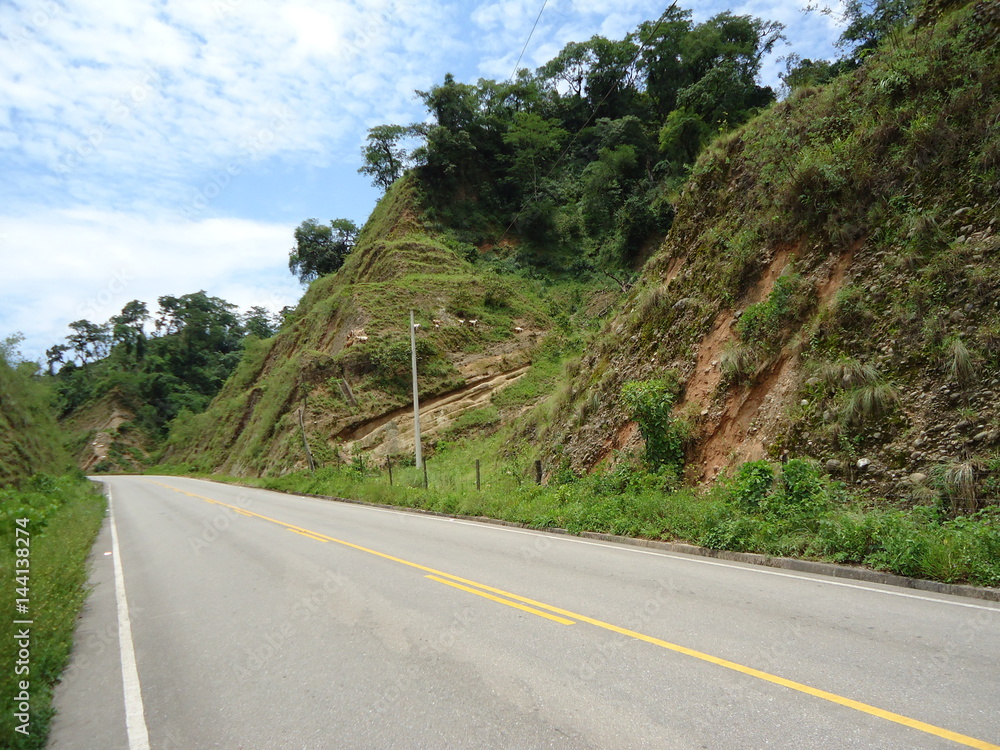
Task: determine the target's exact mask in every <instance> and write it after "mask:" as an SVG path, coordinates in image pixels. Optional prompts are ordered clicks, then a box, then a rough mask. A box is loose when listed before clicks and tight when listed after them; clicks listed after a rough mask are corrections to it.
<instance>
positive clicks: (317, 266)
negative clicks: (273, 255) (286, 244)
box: [288, 219, 358, 284]
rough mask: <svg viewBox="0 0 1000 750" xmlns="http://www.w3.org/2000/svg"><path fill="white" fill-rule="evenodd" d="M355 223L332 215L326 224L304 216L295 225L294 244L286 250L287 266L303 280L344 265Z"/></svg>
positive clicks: (306, 281) (306, 280)
mask: <svg viewBox="0 0 1000 750" xmlns="http://www.w3.org/2000/svg"><path fill="white" fill-rule="evenodd" d="M357 238H358V227H357V225H355V223H354V222H353V221H351V220H350V219H334V220H333V221H331V222H330V226H326V225H325V224H320V223H319V222H318V221H317V220H316V219H306V220H305V221H303V222H302V223H301V224H299V226H298V227H297V228H296V229H295V247H293V248H292V249H291V250H290V251H289V253H288V270H289V271H291V272H292V273H293V274H295V275H296V276H298V277H299V281H301V282H302V283H303V284H306V283H308V282H310V281H312V280H314V279H317V278H319V277H320V276H323V275H325V274H328V273H333V272H334V271H336V270H337V269H339V268H340V267H341V266H342V265H344V261H345V260H346V259H347V255H348V254H349V253H350V252H351V250H353V249H354V244H355V242H356V241H357Z"/></svg>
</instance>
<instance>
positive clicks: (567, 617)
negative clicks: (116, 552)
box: [145, 479, 1000, 750]
mask: <svg viewBox="0 0 1000 750" xmlns="http://www.w3.org/2000/svg"><path fill="white" fill-rule="evenodd" d="M145 481H147V482H152V483H153V484H158V485H160V486H161V487H166V488H167V489H169V490H174V491H175V492H180V493H183V494H185V495H188V496H190V497H196V498H199V499H200V500H204V501H206V502H209V503H212V504H214V505H222V506H224V507H227V508H231V509H233V510H235V511H236V512H238V513H241V514H243V515H245V516H253V517H255V518H260V519H262V520H264V521H270V522H271V523H276V524H278V525H279V526H284V527H285V528H287V529H290V530H291V531H294V532H296V533H298V534H300V535H302V536H305V537H308V538H310V539H314V540H316V541H320V542H335V543H336V544H340V545H343V546H344V547H350V548H351V549H355V550H358V551H360V552H366V553H368V554H370V555H375V556H376V557H381V558H383V559H385V560H391V561H393V562H396V563H400V564H401V565H406V566H408V567H411V568H416V569H417V570H421V571H424V572H425V573H427V574H428V575H426V576H425V577H426V578H429V579H431V580H432V581H436V582H438V583H443V584H446V585H448V586H452V587H454V588H457V589H460V590H462V591H466V592H468V593H470V594H475V595H477V596H481V597H483V598H485V599H490V600H491V601H495V602H499V603H501V604H506V605H507V606H509V607H515V608H517V609H520V610H523V611H525V612H530V613H531V614H534V615H538V616H539V617H544V618H546V619H549V620H553V621H555V622H558V623H560V624H562V625H573V624H575V623H576V622H585V623H587V624H588V625H594V626H595V627H598V628H602V629H604V630H609V631H611V632H613V633H618V634H619V635H623V636H626V637H628V638H634V639H636V640H639V641H644V642H646V643H649V644H652V645H654V646H659V647H660V648H665V649H667V650H668V651H674V652H676V653H679V654H684V655H685V656H690V657H692V658H695V659H699V660H701V661H705V662H708V663H710V664H715V665H717V666H719V667H723V668H725V669H730V670H732V671H734V672H739V673H741V674H745V675H747V676H749V677H756V678H757V679H759V680H764V681H765V682H770V683H773V684H775V685H781V686H782V687H786V688H788V689H790V690H795V691H797V692H800V693H805V694H806V695H811V696H813V697H815V698H821V699H822V700H825V701H829V702H830V703H836V704H838V705H840V706H845V707H846V708H852V709H854V710H855V711H860V712H862V713H866V714H869V715H871V716H877V717H878V718H880V719H885V720H886V721H891V722H893V723H895V724H901V725H903V726H905V727H909V728H911V729H916V730H918V731H920V732H925V733H926V734H930V735H934V736H935V737H941V738H942V739H946V740H951V741H952V742H956V743H958V744H960V745H965V746H966V747H973V748H977V750H1000V745H996V744H993V743H990V742H986V741H985V740H978V739H976V738H975V737H969V736H967V735H964V734H959V733H958V732H952V731H951V730H949V729H943V728H942V727H938V726H935V725H933V724H928V723H926V722H923V721H919V720H917V719H911V718H909V717H908V716H902V715H901V714H897V713H893V712H892V711H886V710H884V709H881V708H877V707H875V706H871V705H869V704H867V703H862V702H861V701H856V700H852V699H851V698H845V697H844V696H841V695H837V694H836V693H830V692H827V691H826V690H820V689H818V688H814V687H811V686H809V685H804V684H802V683H801V682H795V681H794V680H788V679H785V678H784V677H779V676H777V675H773V674H770V673H768V672H763V671H761V670H759V669H754V668H753V667H747V666H745V665H743V664H738V663H737V662H734V661H729V660H728V659H722V658H720V657H718V656H712V655H711V654H706V653H703V652H701V651H695V650H694V649H690V648H687V647H686V646H679V645H677V644H675V643H670V642H669V641H664V640H661V639H660V638H654V637H653V636H650V635H645V634H644V633H639V632H636V631H634V630H629V629H628V628H622V627H619V626H617V625H612V624H611V623H607V622H604V621H602V620H596V619H594V618H592V617H587V616H586V615H581V614H577V613H575V612H570V611H568V610H565V609H561V608H559V607H553V606H552V605H550V604H545V603H543V602H538V601H535V600H534V599H528V598H527V597H524V596H519V595H517V594H512V593H511V592H509V591H504V590H503V589H497V588H493V587H492V586H487V585H486V584H483V583H477V582H475V581H470V580H468V579H466V578H461V577H459V576H456V575H452V574H451V573H445V572H443V571H440V570H435V569H434V568H429V567H427V566H426V565H421V564H420V563H415V562H411V561H409V560H404V559H403V558H401V557H395V556H393V555H388V554H386V553H385V552H379V551H377V550H373V549H368V548H367V547H362V546H360V545H358V544H353V543H351V542H345V541H344V540H342V539H336V538H334V537H332V536H327V535H326V534H322V533H320V532H317V531H311V530H310V529H305V528H303V527H301V526H295V525H294V524H290V523H287V522H285V521H279V520H278V519H276V518H270V517H269V516H265V515H262V514H260V513H253V512H251V511H247V510H244V509H243V508H238V507H236V506H235V505H229V504H228V503H224V502H221V501H219V500H213V499H212V498H209V497H205V496H203V495H197V494H195V493H193V492H187V491H185V490H181V489H178V488H177V487H171V486H170V485H168V484H163V483H161V482H155V481H153V480H151V479H147V480H145Z"/></svg>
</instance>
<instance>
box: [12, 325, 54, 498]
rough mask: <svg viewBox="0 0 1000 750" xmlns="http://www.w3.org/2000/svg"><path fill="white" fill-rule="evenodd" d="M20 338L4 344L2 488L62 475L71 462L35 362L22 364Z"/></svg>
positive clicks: (15, 336)
mask: <svg viewBox="0 0 1000 750" xmlns="http://www.w3.org/2000/svg"><path fill="white" fill-rule="evenodd" d="M20 341H21V337H20V335H18V334H15V335H13V336H8V337H7V338H6V339H4V341H3V342H0V487H3V486H6V485H11V484H18V483H20V482H22V481H24V480H25V479H27V478H28V477H30V476H32V475H33V474H36V473H39V472H62V471H66V470H67V469H69V466H70V460H69V456H68V455H67V454H66V451H65V450H64V449H63V447H62V445H61V441H60V435H59V430H58V428H57V427H56V423H55V419H54V418H53V416H52V403H51V396H50V394H49V393H48V391H47V390H46V388H45V387H44V386H43V385H42V384H41V383H40V382H38V380H37V378H36V377H35V372H36V370H37V369H38V366H37V365H36V364H35V363H33V362H19V361H18V360H19V359H20V357H19V356H18V355H17V353H16V349H17V345H18V343H19V342H20Z"/></svg>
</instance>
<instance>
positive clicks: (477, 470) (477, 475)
mask: <svg viewBox="0 0 1000 750" xmlns="http://www.w3.org/2000/svg"><path fill="white" fill-rule="evenodd" d="M476 489H477V490H478V489H480V484H479V459H478V458H477V459H476Z"/></svg>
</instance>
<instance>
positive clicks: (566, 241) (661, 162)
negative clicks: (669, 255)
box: [360, 4, 783, 270]
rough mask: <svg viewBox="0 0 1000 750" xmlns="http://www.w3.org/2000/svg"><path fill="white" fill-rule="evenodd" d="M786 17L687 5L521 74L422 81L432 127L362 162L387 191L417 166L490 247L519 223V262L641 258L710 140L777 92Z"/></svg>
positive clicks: (372, 140)
mask: <svg viewBox="0 0 1000 750" xmlns="http://www.w3.org/2000/svg"><path fill="white" fill-rule="evenodd" d="M782 28H783V27H782V26H781V24H779V23H776V22H774V21H768V20H764V19H761V18H756V17H753V16H749V15H736V14H733V13H728V12H727V13H721V14H718V15H716V16H714V17H712V18H710V19H708V20H706V21H704V22H702V23H697V24H696V23H694V22H693V21H692V19H691V13H690V11H687V10H682V9H679V8H678V7H677V6H676V4H675V5H672V6H670V8H668V9H667V10H666V11H665V12H664V14H663V15H662V16H661V17H660V18H658V19H656V20H653V21H646V22H644V23H641V24H639V26H638V27H637V28H636V29H635V30H634V31H632V32H631V33H629V34H627V35H625V37H624V38H622V39H608V38H606V37H603V36H600V35H595V36H592V37H590V38H589V39H587V40H585V41H573V42H570V43H569V44H567V45H566V46H565V47H563V49H562V50H560V51H559V52H558V54H556V55H555V57H553V58H552V59H551V60H549V61H548V62H547V63H545V64H544V65H542V66H540V67H539V68H538V69H537V70H535V71H534V72H532V71H529V70H521V71H518V73H517V75H515V76H514V77H513V78H512V79H511V80H509V81H502V82H498V81H493V80H485V79H480V80H479V81H477V82H475V83H465V82H461V81H458V80H456V79H455V77H454V76H453V75H451V74H448V75H446V76H445V77H444V80H443V81H442V82H441V83H440V84H438V85H435V86H432V87H431V88H429V89H428V90H426V91H418V92H417V96H418V98H419V99H420V100H421V101H422V102H423V104H424V106H425V108H426V110H427V114H428V123H427V124H424V125H420V126H414V125H379V126H377V127H375V128H372V129H371V130H370V131H369V134H368V140H367V143H366V146H365V147H364V148H363V150H362V156H363V158H364V161H365V165H364V166H363V167H362V168H361V170H360V171H362V172H363V173H365V174H369V175H371V176H372V177H373V181H374V183H375V184H376V185H378V186H380V187H382V188H387V187H388V185H390V184H391V183H392V181H393V180H395V179H398V178H399V177H400V176H401V175H402V174H403V172H405V171H406V170H407V169H412V170H414V171H415V172H416V175H417V178H418V180H419V183H420V186H421V189H422V192H423V194H424V196H425V197H426V199H427V203H428V204H429V206H428V207H429V209H430V212H431V214H432V216H433V217H434V218H436V219H438V220H439V221H440V224H441V225H442V226H443V227H446V228H447V229H448V230H449V231H451V232H454V233H456V234H457V235H458V238H459V239H460V240H461V241H463V242H466V243H472V244H477V245H483V244H489V245H492V246H495V245H497V244H498V243H499V241H500V240H501V239H502V236H503V235H504V234H506V233H508V232H514V233H516V234H517V236H518V238H519V242H518V243H517V244H518V247H519V251H518V252H519V258H518V260H519V263H523V264H529V265H533V266H541V267H551V268H553V269H566V270H572V269H580V268H587V267H596V266H597V265H603V264H607V263H612V264H613V265H614V266H616V267H622V266H626V267H627V266H630V265H632V264H634V263H635V262H636V260H637V258H638V257H639V254H640V252H641V248H642V247H643V245H644V243H646V242H648V241H649V239H650V238H651V237H652V236H655V235H656V234H660V233H663V232H665V231H666V229H667V228H669V225H670V222H671V220H672V216H673V208H672V206H671V205H670V203H669V199H668V196H669V195H670V194H671V193H672V192H673V191H674V190H676V188H677V187H678V186H679V184H680V182H681V181H683V179H684V178H685V177H686V174H687V168H688V166H689V165H690V164H691V163H693V161H694V159H695V158H696V157H697V155H698V152H699V150H700V148H701V146H702V145H703V143H705V142H706V141H707V140H708V138H709V137H710V136H711V135H712V134H715V133H718V132H720V131H723V130H726V129H728V128H732V127H735V126H737V125H739V124H741V123H743V122H745V121H746V120H747V119H748V118H749V117H751V116H752V115H753V113H754V112H756V111H758V110H759V109H760V108H762V107H765V106H767V105H768V104H770V103H771V102H772V101H774V99H775V93H774V91H772V90H771V89H770V88H768V87H766V86H762V85H760V84H759V82H758V76H759V73H760V67H761V61H762V59H763V57H764V56H765V55H766V54H768V53H770V52H771V51H772V50H773V49H774V46H775V45H776V44H777V42H778V41H779V40H780V39H781V38H782ZM408 140H410V141H412V142H415V146H414V147H413V148H412V149H411V150H409V151H407V150H406V149H405V148H404V145H405V143H406V142H407V141H408ZM581 250H582V252H581Z"/></svg>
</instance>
